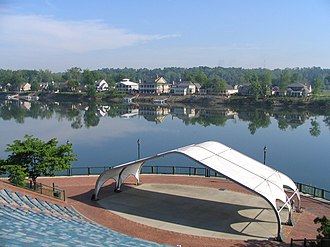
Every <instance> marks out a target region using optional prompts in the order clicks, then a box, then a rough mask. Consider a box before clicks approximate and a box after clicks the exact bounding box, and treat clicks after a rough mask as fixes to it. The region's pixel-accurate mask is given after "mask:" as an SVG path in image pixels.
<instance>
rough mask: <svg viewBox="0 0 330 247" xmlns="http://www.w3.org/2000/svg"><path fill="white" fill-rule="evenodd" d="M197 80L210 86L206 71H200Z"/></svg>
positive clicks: (203, 84) (205, 85)
mask: <svg viewBox="0 0 330 247" xmlns="http://www.w3.org/2000/svg"><path fill="white" fill-rule="evenodd" d="M195 80H196V81H195V82H197V83H200V84H201V85H202V86H204V87H210V84H209V79H208V78H207V76H206V74H205V73H204V72H199V73H198V75H197V76H196V78H195Z"/></svg>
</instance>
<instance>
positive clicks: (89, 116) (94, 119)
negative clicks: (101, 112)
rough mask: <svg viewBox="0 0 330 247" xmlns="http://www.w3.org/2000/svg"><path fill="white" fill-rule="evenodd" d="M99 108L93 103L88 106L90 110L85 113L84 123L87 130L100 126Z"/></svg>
mask: <svg viewBox="0 0 330 247" xmlns="http://www.w3.org/2000/svg"><path fill="white" fill-rule="evenodd" d="M96 111H97V106H96V103H95V102H91V103H90V104H89V105H88V109H87V110H86V111H85V114H84V123H85V126H86V127H87V128H89V127H95V126H97V125H98V124H99V122H100V118H99V117H98V116H97V114H96Z"/></svg>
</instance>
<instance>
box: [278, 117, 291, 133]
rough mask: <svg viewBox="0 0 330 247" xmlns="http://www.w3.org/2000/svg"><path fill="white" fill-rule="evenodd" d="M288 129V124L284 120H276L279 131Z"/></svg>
mask: <svg viewBox="0 0 330 247" xmlns="http://www.w3.org/2000/svg"><path fill="white" fill-rule="evenodd" d="M288 127H289V124H288V121H287V120H286V119H285V118H280V119H278V128H279V129H280V130H286V129H287V128H288Z"/></svg>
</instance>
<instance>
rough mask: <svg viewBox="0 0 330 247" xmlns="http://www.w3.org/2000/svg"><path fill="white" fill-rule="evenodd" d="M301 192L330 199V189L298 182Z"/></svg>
mask: <svg viewBox="0 0 330 247" xmlns="http://www.w3.org/2000/svg"><path fill="white" fill-rule="evenodd" d="M296 185H297V188H298V190H299V192H301V193H304V194H308V195H311V196H313V197H319V198H323V199H326V200H328V201H330V191H329V190H325V189H321V188H318V187H315V186H312V185H307V184H303V183H298V182H296Z"/></svg>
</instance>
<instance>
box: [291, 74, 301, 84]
mask: <svg viewBox="0 0 330 247" xmlns="http://www.w3.org/2000/svg"><path fill="white" fill-rule="evenodd" d="M299 79H300V76H299V73H298V72H297V71H296V72H294V73H293V74H292V82H297V81H299Z"/></svg>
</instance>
